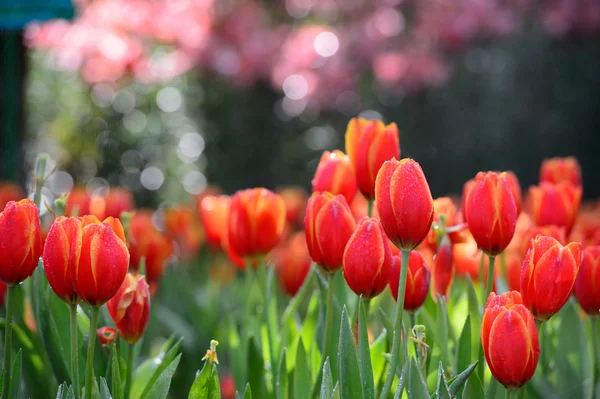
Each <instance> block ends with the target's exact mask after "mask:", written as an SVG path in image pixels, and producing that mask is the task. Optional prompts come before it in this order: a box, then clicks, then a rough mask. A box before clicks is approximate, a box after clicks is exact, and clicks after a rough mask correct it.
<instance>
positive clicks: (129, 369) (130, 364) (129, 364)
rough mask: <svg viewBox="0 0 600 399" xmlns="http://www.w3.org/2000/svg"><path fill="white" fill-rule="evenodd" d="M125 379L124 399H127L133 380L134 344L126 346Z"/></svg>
mask: <svg viewBox="0 0 600 399" xmlns="http://www.w3.org/2000/svg"><path fill="white" fill-rule="evenodd" d="M127 346H128V348H127V377H126V379H125V399H129V396H130V392H131V379H132V378H133V354H134V352H135V351H134V344H129V345H127Z"/></svg>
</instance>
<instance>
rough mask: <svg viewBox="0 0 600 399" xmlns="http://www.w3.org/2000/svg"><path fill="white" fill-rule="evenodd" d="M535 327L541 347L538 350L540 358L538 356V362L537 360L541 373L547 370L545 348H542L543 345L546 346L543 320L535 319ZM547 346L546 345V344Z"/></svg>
mask: <svg viewBox="0 0 600 399" xmlns="http://www.w3.org/2000/svg"><path fill="white" fill-rule="evenodd" d="M535 327H536V328H537V330H538V341H539V346H540V349H542V350H541V351H540V358H539V362H538V367H539V368H540V371H542V372H543V373H545V372H546V371H547V366H546V365H547V364H546V355H547V354H546V348H544V346H546V342H545V341H546V339H547V338H546V335H545V332H544V330H545V329H544V321H543V320H538V319H535ZM546 347H547V346H546Z"/></svg>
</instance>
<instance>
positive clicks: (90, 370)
mask: <svg viewBox="0 0 600 399" xmlns="http://www.w3.org/2000/svg"><path fill="white" fill-rule="evenodd" d="M99 313H100V308H99V307H97V306H92V316H91V317H90V333H89V337H88V347H87V358H86V359H85V360H86V366H85V399H91V397H92V387H93V385H94V345H95V344H96V330H97V329H98V315H99Z"/></svg>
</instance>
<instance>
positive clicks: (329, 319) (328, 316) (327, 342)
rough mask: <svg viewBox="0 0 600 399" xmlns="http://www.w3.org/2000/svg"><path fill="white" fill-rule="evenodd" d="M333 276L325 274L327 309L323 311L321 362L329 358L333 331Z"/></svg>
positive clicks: (332, 274)
mask: <svg viewBox="0 0 600 399" xmlns="http://www.w3.org/2000/svg"><path fill="white" fill-rule="evenodd" d="M333 276H334V273H327V308H326V309H325V331H324V334H325V337H324V339H323V362H325V359H327V356H329V348H330V347H331V335H332V334H333V331H332V330H331V329H332V327H333Z"/></svg>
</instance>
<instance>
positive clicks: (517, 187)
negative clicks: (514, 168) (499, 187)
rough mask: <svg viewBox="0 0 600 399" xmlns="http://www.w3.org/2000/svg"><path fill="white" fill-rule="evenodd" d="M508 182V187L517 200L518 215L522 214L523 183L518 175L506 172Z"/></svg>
mask: <svg viewBox="0 0 600 399" xmlns="http://www.w3.org/2000/svg"><path fill="white" fill-rule="evenodd" d="M505 173H506V181H508V187H509V188H510V191H511V192H512V194H513V197H514V199H515V205H516V206H517V215H519V214H520V213H521V209H523V194H522V192H521V183H519V179H518V178H517V175H515V174H514V173H513V172H511V171H506V172H505Z"/></svg>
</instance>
